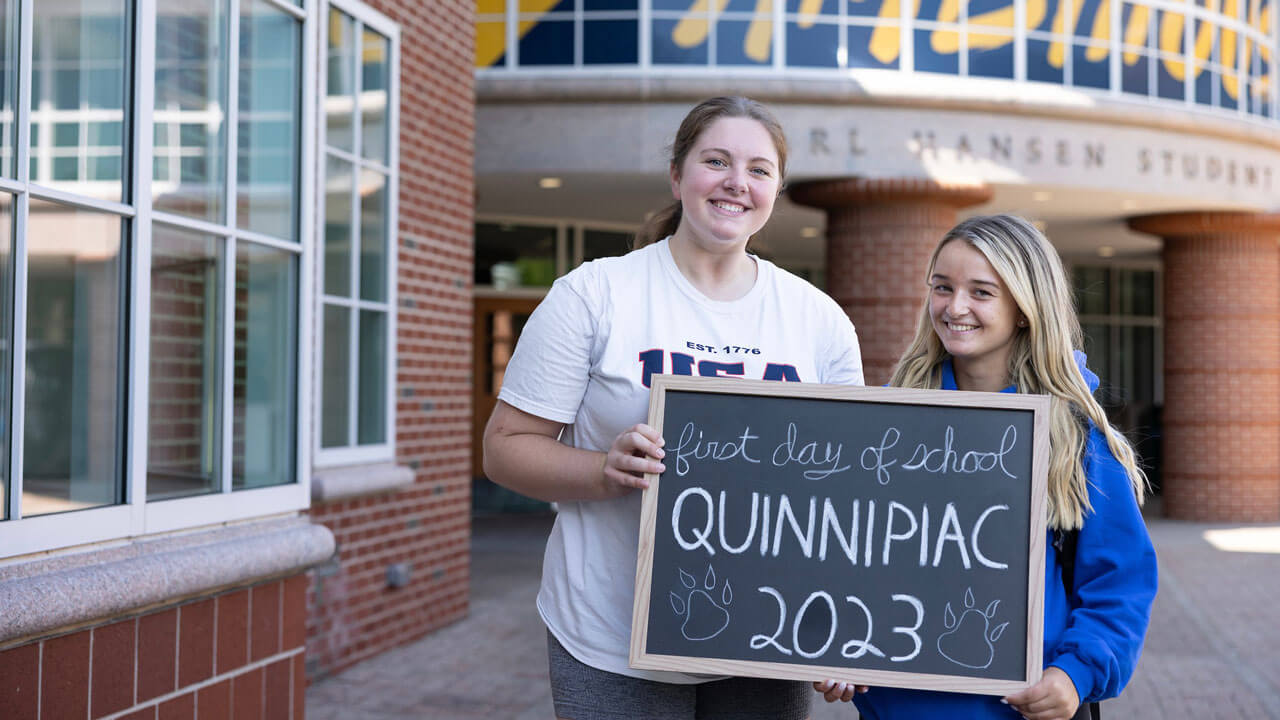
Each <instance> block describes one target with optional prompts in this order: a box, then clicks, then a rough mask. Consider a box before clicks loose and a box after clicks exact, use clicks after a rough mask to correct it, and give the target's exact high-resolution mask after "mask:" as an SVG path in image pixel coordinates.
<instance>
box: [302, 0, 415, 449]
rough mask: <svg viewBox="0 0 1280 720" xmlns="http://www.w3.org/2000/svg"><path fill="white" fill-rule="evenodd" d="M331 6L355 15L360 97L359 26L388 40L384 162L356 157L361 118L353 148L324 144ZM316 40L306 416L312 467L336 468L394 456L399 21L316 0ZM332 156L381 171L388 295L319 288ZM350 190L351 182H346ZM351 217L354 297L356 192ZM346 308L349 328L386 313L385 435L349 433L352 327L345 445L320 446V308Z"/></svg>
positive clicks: (354, 4) (354, 424)
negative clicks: (363, 441)
mask: <svg viewBox="0 0 1280 720" xmlns="http://www.w3.org/2000/svg"><path fill="white" fill-rule="evenodd" d="M330 9H333V10H337V11H339V12H342V13H344V14H346V15H347V16H348V17H350V18H351V19H352V20H354V21H356V23H357V26H356V32H355V42H356V45H355V57H356V62H357V72H356V86H355V88H354V92H355V95H356V96H357V97H359V94H360V91H361V77H360V72H359V71H358V68H359V64H360V58H361V50H362V47H363V43H364V33H363V32H362V30H363V28H365V27H367V28H369V29H370V30H372V31H373V32H375V33H377V34H379V35H382V36H383V37H385V38H387V44H388V53H387V62H388V65H389V67H388V80H387V115H386V117H387V119H386V122H387V163H388V164H387V165H383V164H381V163H378V162H376V161H372V160H369V159H366V158H364V157H362V153H361V147H360V145H361V142H362V135H363V126H362V125H361V124H360V123H361V122H362V120H361V121H358V122H357V123H356V125H359V127H357V126H353V127H352V149H351V150H350V151H348V150H342V149H339V148H334V147H330V145H329V138H328V119H327V117H326V114H325V113H324V112H323V111H322V110H320V109H319V105H320V104H321V103H323V102H324V101H325V99H326V98H327V97H328V94H329V93H328V81H329V77H328V76H329V73H328V47H329V45H328V41H327V32H328V27H329V11H330ZM315 34H316V46H315V59H316V63H317V64H318V67H319V78H318V82H317V83H316V86H317V88H318V90H317V95H316V101H315V103H314V104H315V106H316V108H317V112H316V115H317V119H316V121H317V123H318V130H319V133H318V137H319V144H318V146H317V148H318V149H317V152H316V159H315V173H314V176H315V177H316V178H320V179H321V180H322V181H321V182H319V183H317V185H316V189H315V192H314V204H315V210H314V218H315V227H316V236H315V245H316V248H317V250H316V252H315V253H314V254H315V265H316V270H315V273H314V277H315V279H316V293H315V310H316V313H315V317H316V322H315V325H314V329H315V338H316V341H315V345H314V350H313V352H314V357H315V365H316V373H315V381H314V388H315V393H314V394H315V398H316V401H315V406H314V408H313V415H312V422H313V427H314V428H315V431H314V432H313V433H312V435H311V437H312V447H313V450H314V453H315V466H316V467H336V466H341V465H357V464H362V463H377V462H386V461H390V460H394V459H395V452H396V385H397V382H398V381H397V377H396V347H397V341H396V328H397V308H398V306H399V304H400V303H399V292H398V287H397V265H398V255H399V252H400V240H399V238H400V213H399V201H400V26H399V25H398V24H396V23H395V22H394V21H392V20H391V19H390V18H388V17H386V16H385V15H383V14H381V13H379V12H378V11H376V10H374V9H372V8H370V7H369V6H367V5H364V4H362V3H360V2H358V1H356V0H321V2H320V7H319V10H318V14H317V20H316V30H315ZM355 116H356V117H357V118H359V117H360V113H359V108H356V109H355ZM330 154H332V155H334V156H335V157H338V158H340V159H342V160H345V161H347V162H349V163H351V167H352V172H353V177H355V178H356V179H358V178H359V176H360V169H361V168H369V169H371V170H374V171H376V172H379V173H382V174H385V175H386V177H387V184H386V193H387V205H386V213H387V218H386V220H387V222H386V228H387V247H386V253H387V265H386V273H387V274H386V285H387V287H386V290H387V298H386V301H385V302H382V303H377V302H370V301H366V300H361V299H358V297H356V298H354V299H353V298H349V297H347V298H344V297H341V296H334V295H325V294H324V260H325V253H324V250H323V245H324V218H325V197H324V182H323V178H324V177H325V171H326V162H325V159H326V158H327V157H328V155H330ZM353 192H354V188H353ZM351 212H352V215H351V218H352V224H351V229H352V237H351V246H352V256H353V257H355V258H356V259H357V261H356V262H353V264H352V269H351V272H352V285H351V292H352V294H353V295H355V296H358V293H359V283H358V277H359V275H358V273H359V264H358V258H359V252H358V248H359V241H360V237H359V232H360V203H359V202H358V198H353V201H352V203H351ZM327 305H328V306H335V307H345V308H347V309H349V310H350V311H351V315H352V319H351V325H350V327H351V328H353V329H354V328H355V327H356V322H357V319H356V318H357V317H358V314H359V312H360V310H377V311H383V312H386V314H387V333H386V347H385V349H384V353H385V358H384V360H385V368H384V373H385V375H384V376H385V377H386V383H387V387H386V389H385V392H386V398H385V406H386V407H385V412H386V418H385V420H384V423H385V424H384V427H385V428H386V439H385V441H384V442H382V443H379V444H370V445H359V444H358V441H357V440H356V439H355V437H356V432H357V429H358V413H359V404H358V403H357V402H356V397H355V395H356V390H357V388H358V384H357V379H358V373H359V364H358V363H357V362H356V359H357V358H358V356H359V351H360V338H359V333H356V332H351V333H349V335H350V337H349V340H350V347H349V349H348V362H347V372H348V383H347V392H348V401H347V414H348V424H347V430H348V438H350V439H351V443H350V444H348V445H344V446H340V447H329V448H326V447H323V446H322V437H321V435H322V423H323V417H322V413H323V410H324V388H323V386H322V385H323V380H324V308H325V306H327Z"/></svg>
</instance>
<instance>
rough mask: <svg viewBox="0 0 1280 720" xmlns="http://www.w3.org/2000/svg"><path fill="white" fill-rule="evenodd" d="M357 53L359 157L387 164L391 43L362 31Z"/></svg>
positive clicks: (369, 32)
mask: <svg viewBox="0 0 1280 720" xmlns="http://www.w3.org/2000/svg"><path fill="white" fill-rule="evenodd" d="M362 43H363V44H362V47H361V50H360V57H361V64H362V70H361V73H360V80H361V88H360V155H361V156H363V157H365V158H368V159H370V160H374V161H376V162H380V163H382V164H383V165H386V164H387V88H389V87H390V86H391V69H390V68H391V59H390V58H389V57H388V56H389V55H390V53H391V43H390V42H389V41H388V40H387V38H385V37H383V36H381V35H379V34H378V33H375V32H373V31H371V30H368V29H366V30H365V31H364V37H363V40H362Z"/></svg>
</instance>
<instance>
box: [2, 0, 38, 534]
mask: <svg viewBox="0 0 1280 720" xmlns="http://www.w3.org/2000/svg"><path fill="white" fill-rule="evenodd" d="M34 4H35V0H23V1H22V2H20V3H19V8H18V104H17V107H16V108H15V110H16V112H15V113H14V122H15V123H16V124H17V131H18V132H17V139H18V151H17V153H15V158H14V159H15V161H16V162H17V163H18V166H17V168H15V169H16V170H17V176H18V181H19V182H20V183H22V185H23V186H24V187H25V186H26V184H27V183H28V182H30V180H31V161H30V144H31V110H30V107H31V82H32V74H31V56H32V54H31V44H32V40H31V38H32V33H33V27H32V26H33V23H34V20H33V19H32V16H33V14H34ZM30 199H31V196H30V194H29V193H27V192H20V193H18V194H17V195H15V196H14V203H13V217H14V234H13V327H12V332H13V342H12V343H10V347H12V348H13V355H12V358H11V360H12V363H11V364H12V367H13V371H12V373H11V374H10V376H9V380H10V381H11V382H12V383H13V385H12V386H11V388H10V393H9V427H10V428H11V429H10V432H9V458H8V461H9V470H8V475H9V482H8V490H9V515H8V517H9V519H10V520H18V519H21V518H22V445H23V432H24V431H25V429H26V428H25V427H24V426H23V422H22V421H23V418H22V409H23V405H24V401H25V399H26V384H27V383H26V375H27V367H26V354H27V211H28V207H29V203H30Z"/></svg>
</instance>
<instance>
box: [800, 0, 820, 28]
mask: <svg viewBox="0 0 1280 720" xmlns="http://www.w3.org/2000/svg"><path fill="white" fill-rule="evenodd" d="M821 11H822V0H800V8H799V9H798V10H797V11H796V27H798V28H800V29H801V30H808V29H809V28H811V27H813V24H814V23H815V22H816V21H817V19H818V13H819V12H821Z"/></svg>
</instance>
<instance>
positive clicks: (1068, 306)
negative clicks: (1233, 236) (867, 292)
mask: <svg viewBox="0 0 1280 720" xmlns="http://www.w3.org/2000/svg"><path fill="white" fill-rule="evenodd" d="M926 278H927V281H926V282H927V285H928V297H927V299H926V301H925V303H924V307H923V309H922V310H921V313H920V321H919V323H918V325H917V326H916V334H915V338H914V339H913V341H912V342H911V345H910V346H909V347H908V348H907V350H906V352H905V353H903V355H902V358H901V359H900V360H899V361H898V365H897V368H896V369H895V371H894V373H893V379H892V380H891V381H890V383H889V384H890V385H893V386H895V387H910V388H928V389H938V388H941V389H944V390H977V391H988V392H1024V393H1037V394H1044V395H1048V396H1049V397H1050V398H1051V401H1050V402H1051V406H1050V430H1049V444H1050V449H1049V477H1048V491H1049V492H1048V500H1049V502H1048V515H1049V517H1048V525H1049V533H1050V538H1049V540H1050V542H1047V543H1046V555H1047V557H1046V562H1045V605H1044V624H1045V627H1044V662H1045V671H1044V676H1043V678H1042V679H1041V680H1040V681H1039V682H1038V683H1036V684H1035V685H1033V686H1032V687H1030V688H1028V689H1027V690H1024V691H1022V692H1019V693H1015V694H1013V695H1010V696H1008V697H1005V698H996V697H991V696H981V695H962V694H957V693H943V692H929V691H923V690H904V689H897V688H872V689H871V690H870V691H866V692H859V693H855V691H854V688H853V687H851V686H849V685H846V684H843V683H834V682H831V681H827V682H824V683H815V684H814V688H815V690H817V691H818V692H821V693H823V694H824V695H825V697H826V699H827V700H828V701H829V702H830V701H835V700H849V699H851V698H852V699H854V701H855V703H856V704H857V706H858V709H859V711H860V712H861V713H862V716H863V717H864V718H867V719H868V720H895V719H897V718H922V719H926V720H928V719H931V718H961V717H963V718H1017V717H1019V716H1021V717H1024V718H1029V719H1030V720H1069V719H1070V718H1072V717H1077V713H1078V712H1080V713H1084V712H1085V708H1084V704H1085V703H1089V702H1093V701H1097V700H1101V699H1104V698H1109V697H1115V696H1116V695H1118V694H1119V693H1120V691H1121V690H1122V689H1123V688H1124V686H1125V684H1126V683H1127V682H1128V681H1129V678H1130V676H1131V675H1132V674H1133V670H1134V668H1135V666H1136V665H1137V663H1138V656H1139V654H1140V653H1141V650H1142V642H1143V638H1144V637H1145V635H1146V631H1147V622H1148V620H1149V618H1150V613H1151V603H1152V601H1153V600H1154V598H1155V594H1156V586H1157V583H1156V556H1155V550H1154V548H1153V547H1152V545H1151V539H1150V537H1149V536H1148V534H1147V529H1146V525H1145V524H1144V523H1143V521H1142V515H1141V513H1140V512H1139V506H1140V505H1141V504H1142V501H1143V498H1144V495H1145V493H1146V490H1147V480H1146V476H1145V475H1144V474H1143V472H1142V468H1141V467H1139V466H1138V462H1137V459H1136V457H1135V455H1134V452H1133V448H1132V446H1130V444H1129V442H1128V441H1127V440H1126V439H1125V438H1124V436H1123V435H1121V434H1120V433H1119V432H1118V431H1117V430H1116V429H1115V428H1113V427H1112V426H1111V423H1110V422H1108V420H1107V416H1106V414H1105V413H1104V412H1103V410H1102V407H1101V406H1100V405H1098V402H1097V401H1096V400H1095V399H1094V397H1093V392H1094V391H1095V390H1096V389H1097V387H1098V377H1097V376H1096V375H1094V374H1093V373H1092V372H1091V371H1090V370H1089V369H1088V368H1087V367H1086V366H1085V356H1084V353H1082V352H1080V351H1079V350H1078V349H1077V348H1079V347H1080V346H1081V338H1082V335H1081V331H1080V323H1079V320H1078V319H1077V317H1076V312H1075V307H1074V304H1073V302H1072V296H1071V287H1070V285H1069V284H1068V282H1067V275H1066V273H1065V272H1064V270H1063V267H1062V262H1061V260H1060V259H1059V258H1058V253H1057V252H1056V251H1055V250H1054V249H1053V246H1052V245H1050V244H1049V241H1048V240H1047V239H1046V238H1045V237H1044V235H1043V234H1042V233H1041V232H1040V231H1039V230H1037V229H1036V228H1035V226H1033V225H1032V224H1031V223H1028V222H1027V221H1026V220H1023V219H1021V218H1018V217H1014V216H1011V215H994V216H988V217H975V218H971V219H969V220H965V221H964V222H961V223H960V224H959V225H957V226H956V227H954V228H952V230H951V231H950V232H948V233H947V235H946V236H945V237H944V238H943V239H942V241H941V242H940V243H939V244H938V247H937V248H936V249H935V250H934V253H933V258H932V259H931V260H930V263H929V270H928V273H927V274H926ZM1071 531H1074V532H1076V533H1077V547H1076V553H1075V556H1074V560H1075V570H1074V579H1073V582H1072V586H1071V587H1066V586H1065V584H1064V582H1063V573H1062V563H1061V558H1059V556H1058V553H1057V551H1056V550H1055V548H1054V547H1053V542H1052V540H1053V536H1054V534H1055V533H1056V532H1071ZM859 690H860V691H861V690H863V689H861V688H859ZM855 695H856V697H855ZM1084 716H1085V717H1087V714H1086V715H1084Z"/></svg>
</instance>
